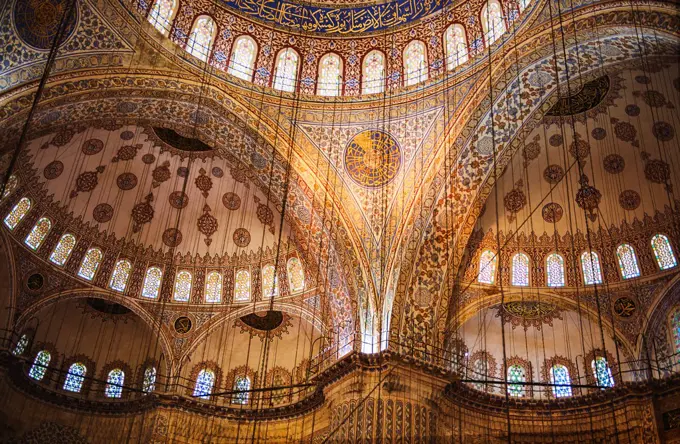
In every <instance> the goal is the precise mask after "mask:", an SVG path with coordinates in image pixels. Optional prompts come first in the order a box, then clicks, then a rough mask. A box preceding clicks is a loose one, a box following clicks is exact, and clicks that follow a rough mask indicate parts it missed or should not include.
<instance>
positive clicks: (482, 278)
mask: <svg viewBox="0 0 680 444" xmlns="http://www.w3.org/2000/svg"><path fill="white" fill-rule="evenodd" d="M497 263H498V256H497V255H496V253H495V252H493V251H491V250H484V251H483V252H482V254H481V255H480V256H479V271H478V273H477V281H478V282H479V283H481V284H494V283H495V282H496V264H497Z"/></svg>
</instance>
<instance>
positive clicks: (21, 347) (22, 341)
mask: <svg viewBox="0 0 680 444" xmlns="http://www.w3.org/2000/svg"><path fill="white" fill-rule="evenodd" d="M27 345H28V335H25V334H24V335H21V337H20V338H19V340H18V341H17V343H16V345H15V346H14V350H12V354H13V355H14V356H21V355H22V354H23V353H24V351H25V350H26V346H27Z"/></svg>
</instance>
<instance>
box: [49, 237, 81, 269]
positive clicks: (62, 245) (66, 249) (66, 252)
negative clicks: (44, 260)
mask: <svg viewBox="0 0 680 444" xmlns="http://www.w3.org/2000/svg"><path fill="white" fill-rule="evenodd" d="M75 246H76V237H75V236H74V235H72V234H69V233H66V234H64V235H63V236H61V238H59V242H57V246H56V247H54V250H52V254H50V261H51V262H52V263H53V264H57V265H59V266H60V267H61V266H63V265H64V264H65V263H66V261H67V260H68V258H69V256H71V252H72V251H73V247H75Z"/></svg>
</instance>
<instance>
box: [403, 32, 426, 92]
mask: <svg viewBox="0 0 680 444" xmlns="http://www.w3.org/2000/svg"><path fill="white" fill-rule="evenodd" d="M425 80H427V50H426V49H425V43H423V42H421V41H420V40H413V41H412V42H411V43H409V44H408V45H406V48H404V86H411V85H415V84H416V83H420V82H423V81H425Z"/></svg>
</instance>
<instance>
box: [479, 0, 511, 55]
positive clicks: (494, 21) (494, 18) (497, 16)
mask: <svg viewBox="0 0 680 444" xmlns="http://www.w3.org/2000/svg"><path fill="white" fill-rule="evenodd" d="M481 20H482V29H483V31H484V42H485V43H486V45H487V46H490V45H493V43H494V42H495V41H496V40H498V39H499V38H500V37H501V36H502V35H503V34H505V30H506V27H505V19H504V18H503V7H502V6H501V3H500V2H499V1H498V0H489V1H488V2H486V4H485V5H484V7H483V8H482V12H481Z"/></svg>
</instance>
